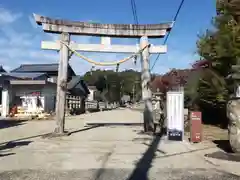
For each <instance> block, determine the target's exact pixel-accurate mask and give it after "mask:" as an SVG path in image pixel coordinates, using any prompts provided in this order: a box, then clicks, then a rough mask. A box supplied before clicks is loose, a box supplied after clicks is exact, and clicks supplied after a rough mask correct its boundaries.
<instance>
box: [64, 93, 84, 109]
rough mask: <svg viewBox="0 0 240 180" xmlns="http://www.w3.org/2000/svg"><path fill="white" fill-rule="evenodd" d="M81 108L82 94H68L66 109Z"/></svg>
mask: <svg viewBox="0 0 240 180" xmlns="http://www.w3.org/2000/svg"><path fill="white" fill-rule="evenodd" d="M79 108H81V97H80V96H71V95H67V96H66V109H68V110H71V109H79Z"/></svg>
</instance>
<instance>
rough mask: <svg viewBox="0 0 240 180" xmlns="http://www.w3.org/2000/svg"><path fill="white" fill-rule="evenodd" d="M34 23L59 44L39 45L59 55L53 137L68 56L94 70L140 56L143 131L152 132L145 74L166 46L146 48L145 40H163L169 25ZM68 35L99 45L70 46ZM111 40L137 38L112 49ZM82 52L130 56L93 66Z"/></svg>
mask: <svg viewBox="0 0 240 180" xmlns="http://www.w3.org/2000/svg"><path fill="white" fill-rule="evenodd" d="M34 18H35V21H36V23H37V24H38V25H42V28H43V30H44V31H45V32H47V33H57V34H60V40H58V41H55V42H45V41H43V42H42V45H41V47H42V49H47V50H56V51H59V54H60V60H59V69H58V80H57V99H56V127H55V130H54V134H55V135H63V134H65V131H64V124H65V112H64V110H65V99H66V86H67V71H68V68H67V67H68V61H69V60H70V58H71V56H72V55H73V54H75V55H76V56H78V57H80V58H82V59H84V60H86V61H88V62H89V63H91V64H93V65H97V66H119V64H121V63H124V62H126V61H128V60H129V59H132V58H135V57H136V56H138V55H140V56H141V67H142V75H141V81H142V82H141V87H142V99H143V101H144V103H145V110H144V127H145V128H144V130H145V131H153V129H154V123H153V107H152V93H151V90H150V87H149V85H150V81H151V76H150V71H149V55H150V54H159V53H166V52H167V46H166V45H158V46H154V45H152V44H149V41H148V38H163V37H164V36H165V35H166V34H167V32H169V31H170V30H171V28H172V26H173V22H171V23H162V24H145V25H136V24H99V23H86V22H77V21H68V20H62V19H52V18H50V17H45V16H41V15H37V14H34ZM71 35H80V36H81V35H88V36H98V37H101V39H102V41H101V44H77V43H74V42H71V40H70V37H71ZM111 37H117V38H140V45H137V46H136V45H112V44H111ZM79 51H82V52H104V53H125V54H131V55H130V56H129V57H127V58H124V59H122V60H119V61H115V62H103V63H100V62H96V61H94V60H91V59H89V58H87V57H85V56H83V55H82V54H80V53H79Z"/></svg>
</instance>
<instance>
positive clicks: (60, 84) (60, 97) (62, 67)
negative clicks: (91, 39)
mask: <svg viewBox="0 0 240 180" xmlns="http://www.w3.org/2000/svg"><path fill="white" fill-rule="evenodd" d="M61 41H63V42H64V43H66V44H69V42H70V35H69V34H68V33H62V34H61ZM59 54H60V61H59V66H58V79H57V101H56V127H55V129H54V133H56V134H64V124H65V103H66V91H67V74H68V60H69V50H68V47H67V46H66V45H64V44H63V43H62V44H61V47H60V52H59Z"/></svg>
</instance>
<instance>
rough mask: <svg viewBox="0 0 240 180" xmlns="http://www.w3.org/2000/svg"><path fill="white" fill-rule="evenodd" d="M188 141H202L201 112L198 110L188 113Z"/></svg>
mask: <svg viewBox="0 0 240 180" xmlns="http://www.w3.org/2000/svg"><path fill="white" fill-rule="evenodd" d="M190 123H191V126H190V141H191V142H201V141H202V113H201V112H198V111H192V112H191V113H190Z"/></svg>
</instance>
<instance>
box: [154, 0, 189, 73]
mask: <svg viewBox="0 0 240 180" xmlns="http://www.w3.org/2000/svg"><path fill="white" fill-rule="evenodd" d="M184 1H185V0H182V1H181V3H180V4H179V7H178V10H177V12H176V14H175V16H174V18H173V22H174V24H175V23H176V20H177V18H178V15H179V12H180V10H181V9H182V6H183V4H184ZM171 32H172V31H171V30H170V31H169V32H168V34H167V36H166V37H165V39H164V42H163V45H165V44H166V43H167V41H168V38H169V36H170V34H171ZM159 57H160V53H159V54H158V56H157V58H156V59H155V61H154V63H153V66H152V67H151V69H150V71H152V70H153V68H154V67H155V65H156V63H157V61H158V58H159Z"/></svg>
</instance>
